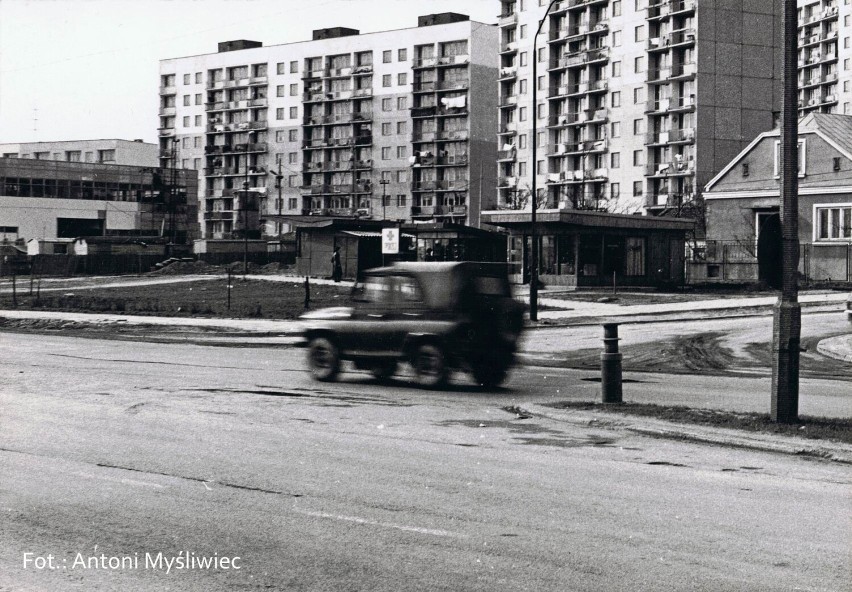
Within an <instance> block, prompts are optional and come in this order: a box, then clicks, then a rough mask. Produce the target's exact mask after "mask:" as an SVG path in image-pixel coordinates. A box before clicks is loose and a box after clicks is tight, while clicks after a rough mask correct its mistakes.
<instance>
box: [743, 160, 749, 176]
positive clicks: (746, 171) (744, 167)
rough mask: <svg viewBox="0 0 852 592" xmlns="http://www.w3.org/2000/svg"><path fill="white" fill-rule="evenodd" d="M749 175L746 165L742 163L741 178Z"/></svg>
mask: <svg viewBox="0 0 852 592" xmlns="http://www.w3.org/2000/svg"><path fill="white" fill-rule="evenodd" d="M749 174H750V173H749V170H748V163H747V162H744V163H743V177H748V176H749Z"/></svg>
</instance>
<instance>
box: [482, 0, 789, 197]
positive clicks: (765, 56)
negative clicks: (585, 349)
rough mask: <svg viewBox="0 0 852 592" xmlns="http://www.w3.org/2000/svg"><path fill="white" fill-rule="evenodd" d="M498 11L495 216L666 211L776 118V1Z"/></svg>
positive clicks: (527, 4)
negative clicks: (531, 211) (533, 205)
mask: <svg viewBox="0 0 852 592" xmlns="http://www.w3.org/2000/svg"><path fill="white" fill-rule="evenodd" d="M500 6H501V8H502V10H501V13H500V17H499V27H500V41H501V45H500V60H501V62H500V82H499V86H500V122H499V128H498V134H499V144H500V153H499V167H500V174H499V181H498V191H499V200H498V201H499V207H500V208H505V209H513V208H515V209H516V208H525V207H529V201H530V195H531V189H532V175H534V174H535V175H537V178H536V186H537V190H538V196H537V204H538V206H539V207H543V208H563V209H564V208H568V209H594V210H605V211H609V212H614V213H634V212H638V211H646V212H650V213H663V212H665V211H667V210H670V209H672V208H678V207H680V206H682V205H683V204H684V203H687V202H690V201H691V200H693V199H694V198H695V197H696V195H697V193H698V189H699V188H701V187H702V186H703V185H704V184H705V183H706V182H707V181H709V180H710V179H711V178H712V176H713V175H714V174H715V173H716V172H717V171H718V170H720V169H721V168H722V167H724V166H725V164H727V163H728V162H729V161H730V160H731V159H732V158H733V157H734V156H736V154H738V153H739V152H740V151H741V150H742V148H743V147H744V146H746V145H747V144H748V142H749V141H751V139H752V138H754V137H755V136H756V135H757V134H759V133H761V132H764V131H768V130H770V129H772V127H773V123H774V114H776V113H777V112H779V111H780V105H781V72H782V70H781V51H780V49H781V47H782V45H781V26H780V25H781V17H782V8H783V4H782V3H780V2H725V3H721V2H713V1H702V0H665V1H663V2H660V1H659V0H651V1H650V2H648V1H646V0H625V1H621V0H561V1H559V2H555V3H550V2H548V1H547V0H501V3H500ZM542 19H543V20H544V25H543V27H542V31H541V33H540V34H539V35H538V37H537V39H536V29H537V27H538V24H539V22H540V21H541V20H542ZM534 41H535V44H534ZM534 60H535V64H536V67H537V73H536V77H537V79H536V80H533V62H534ZM533 85H536V92H537V101H536V104H535V105H533V103H532V89H533ZM533 128H534V130H535V133H533ZM533 143H536V145H537V146H536V150H537V155H536V161H537V162H532V146H533Z"/></svg>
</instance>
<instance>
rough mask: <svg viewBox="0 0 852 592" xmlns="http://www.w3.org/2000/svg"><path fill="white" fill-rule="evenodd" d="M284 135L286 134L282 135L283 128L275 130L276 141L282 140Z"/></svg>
mask: <svg viewBox="0 0 852 592" xmlns="http://www.w3.org/2000/svg"><path fill="white" fill-rule="evenodd" d="M285 137H286V136H285V135H284V130H278V131H277V132H275V141H276V142H283V141H284V138H285Z"/></svg>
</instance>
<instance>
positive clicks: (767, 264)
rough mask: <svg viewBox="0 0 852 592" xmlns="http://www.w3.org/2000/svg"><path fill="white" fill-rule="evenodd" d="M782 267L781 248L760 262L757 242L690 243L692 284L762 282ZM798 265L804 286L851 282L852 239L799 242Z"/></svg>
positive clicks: (689, 279)
mask: <svg viewBox="0 0 852 592" xmlns="http://www.w3.org/2000/svg"><path fill="white" fill-rule="evenodd" d="M780 266H781V252H780V249H779V250H778V251H777V253H775V254H773V255H772V256H764V260H763V261H760V260H759V257H758V253H757V247H756V245H754V244H750V243H746V242H744V241H714V240H708V241H705V242H704V243H703V244H700V245H698V246H690V245H687V259H686V281H687V283H689V284H701V283H720V284H721V283H729V284H750V283H759V282H761V281H769V276H771V275H772V273H773V272H774V271H775V272H777V271H779V270H780ZM798 268H799V282H800V284H801V285H808V284H817V283H827V282H841V283H852V242H846V243H836V244H831V243H808V242H803V243H800V244H799V266H798Z"/></svg>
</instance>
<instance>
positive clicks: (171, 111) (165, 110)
mask: <svg viewBox="0 0 852 592" xmlns="http://www.w3.org/2000/svg"><path fill="white" fill-rule="evenodd" d="M176 113H177V107H160V115H175V114H176Z"/></svg>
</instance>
